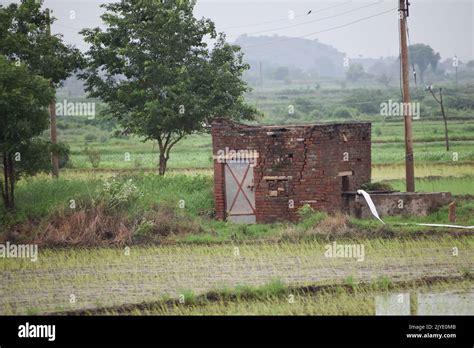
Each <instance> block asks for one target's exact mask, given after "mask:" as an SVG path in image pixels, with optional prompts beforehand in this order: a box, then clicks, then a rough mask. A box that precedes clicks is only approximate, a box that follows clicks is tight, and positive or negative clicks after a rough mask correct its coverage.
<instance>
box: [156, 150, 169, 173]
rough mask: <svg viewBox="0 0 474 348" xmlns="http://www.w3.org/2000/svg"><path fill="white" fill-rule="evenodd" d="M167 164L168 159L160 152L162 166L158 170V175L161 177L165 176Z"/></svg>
mask: <svg viewBox="0 0 474 348" xmlns="http://www.w3.org/2000/svg"><path fill="white" fill-rule="evenodd" d="M167 163H168V158H166V156H165V155H164V153H163V152H160V166H159V169H158V173H159V174H160V175H165V172H166V164H167Z"/></svg>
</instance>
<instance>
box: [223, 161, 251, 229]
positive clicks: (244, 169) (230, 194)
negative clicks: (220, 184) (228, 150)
mask: <svg viewBox="0 0 474 348" xmlns="http://www.w3.org/2000/svg"><path fill="white" fill-rule="evenodd" d="M225 192H226V209H227V219H228V220H229V221H233V222H236V223H255V192H254V181H253V167H251V166H250V163H249V162H243V163H242V162H241V161H239V162H236V161H228V162H227V163H226V164H225Z"/></svg>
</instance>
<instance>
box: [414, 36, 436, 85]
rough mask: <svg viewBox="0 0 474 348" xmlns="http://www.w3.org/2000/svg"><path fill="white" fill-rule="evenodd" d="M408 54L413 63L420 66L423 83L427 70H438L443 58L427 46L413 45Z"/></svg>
mask: <svg viewBox="0 0 474 348" xmlns="http://www.w3.org/2000/svg"><path fill="white" fill-rule="evenodd" d="M408 52H409V59H410V60H411V62H412V63H413V64H415V65H416V66H418V71H419V73H420V80H421V82H424V79H425V71H426V69H427V68H428V66H431V69H433V71H434V70H436V67H437V65H438V62H439V61H440V59H441V56H440V55H439V53H435V51H434V50H433V49H432V48H431V46H429V45H425V44H415V45H411V46H409V50H408Z"/></svg>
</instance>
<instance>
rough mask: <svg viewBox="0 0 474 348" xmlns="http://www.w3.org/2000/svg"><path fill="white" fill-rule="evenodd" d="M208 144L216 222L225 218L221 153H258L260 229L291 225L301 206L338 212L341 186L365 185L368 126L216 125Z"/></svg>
mask: <svg viewBox="0 0 474 348" xmlns="http://www.w3.org/2000/svg"><path fill="white" fill-rule="evenodd" d="M212 142H213V152H214V158H215V159H214V179H215V181H214V194H215V203H216V216H217V217H218V218H219V219H224V218H225V216H226V207H225V194H226V193H225V175H224V165H225V164H224V163H219V161H218V160H217V156H218V153H219V151H220V153H222V151H225V150H226V149H228V150H234V151H241V150H249V151H250V150H252V151H256V152H258V158H257V159H256V164H255V166H254V167H253V168H251V170H253V174H254V190H255V207H256V221H257V222H259V223H269V222H275V221H285V220H290V221H296V220H297V219H298V215H297V211H298V208H300V207H301V206H303V205H304V204H305V203H307V204H310V205H311V206H312V207H313V208H314V209H316V210H325V211H328V212H336V211H340V210H342V207H343V202H342V196H341V194H342V189H343V181H345V183H344V185H346V187H345V189H346V190H348V191H353V190H356V189H357V188H359V187H360V185H361V184H363V183H365V182H369V181H370V176H371V140H370V123H359V122H353V123H352V122H351V123H338V124H321V125H295V126H247V125H241V124H237V123H232V122H229V121H227V120H217V121H215V122H214V123H213V127H212ZM349 174H352V175H349ZM340 175H346V176H347V177H346V178H345V179H343V177H342V176H340ZM291 201H293V207H291Z"/></svg>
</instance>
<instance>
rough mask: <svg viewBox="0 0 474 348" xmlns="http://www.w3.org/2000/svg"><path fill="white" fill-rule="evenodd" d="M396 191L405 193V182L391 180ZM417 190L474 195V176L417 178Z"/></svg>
mask: <svg viewBox="0 0 474 348" xmlns="http://www.w3.org/2000/svg"><path fill="white" fill-rule="evenodd" d="M388 183H390V184H391V185H392V187H393V188H394V189H396V190H400V191H405V181H404V180H389V181H388ZM415 185H416V190H417V191H420V192H433V191H435V192H436V191H444V192H451V193H452V194H453V195H474V176H472V175H470V176H463V177H432V178H417V179H416V181H415Z"/></svg>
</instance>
